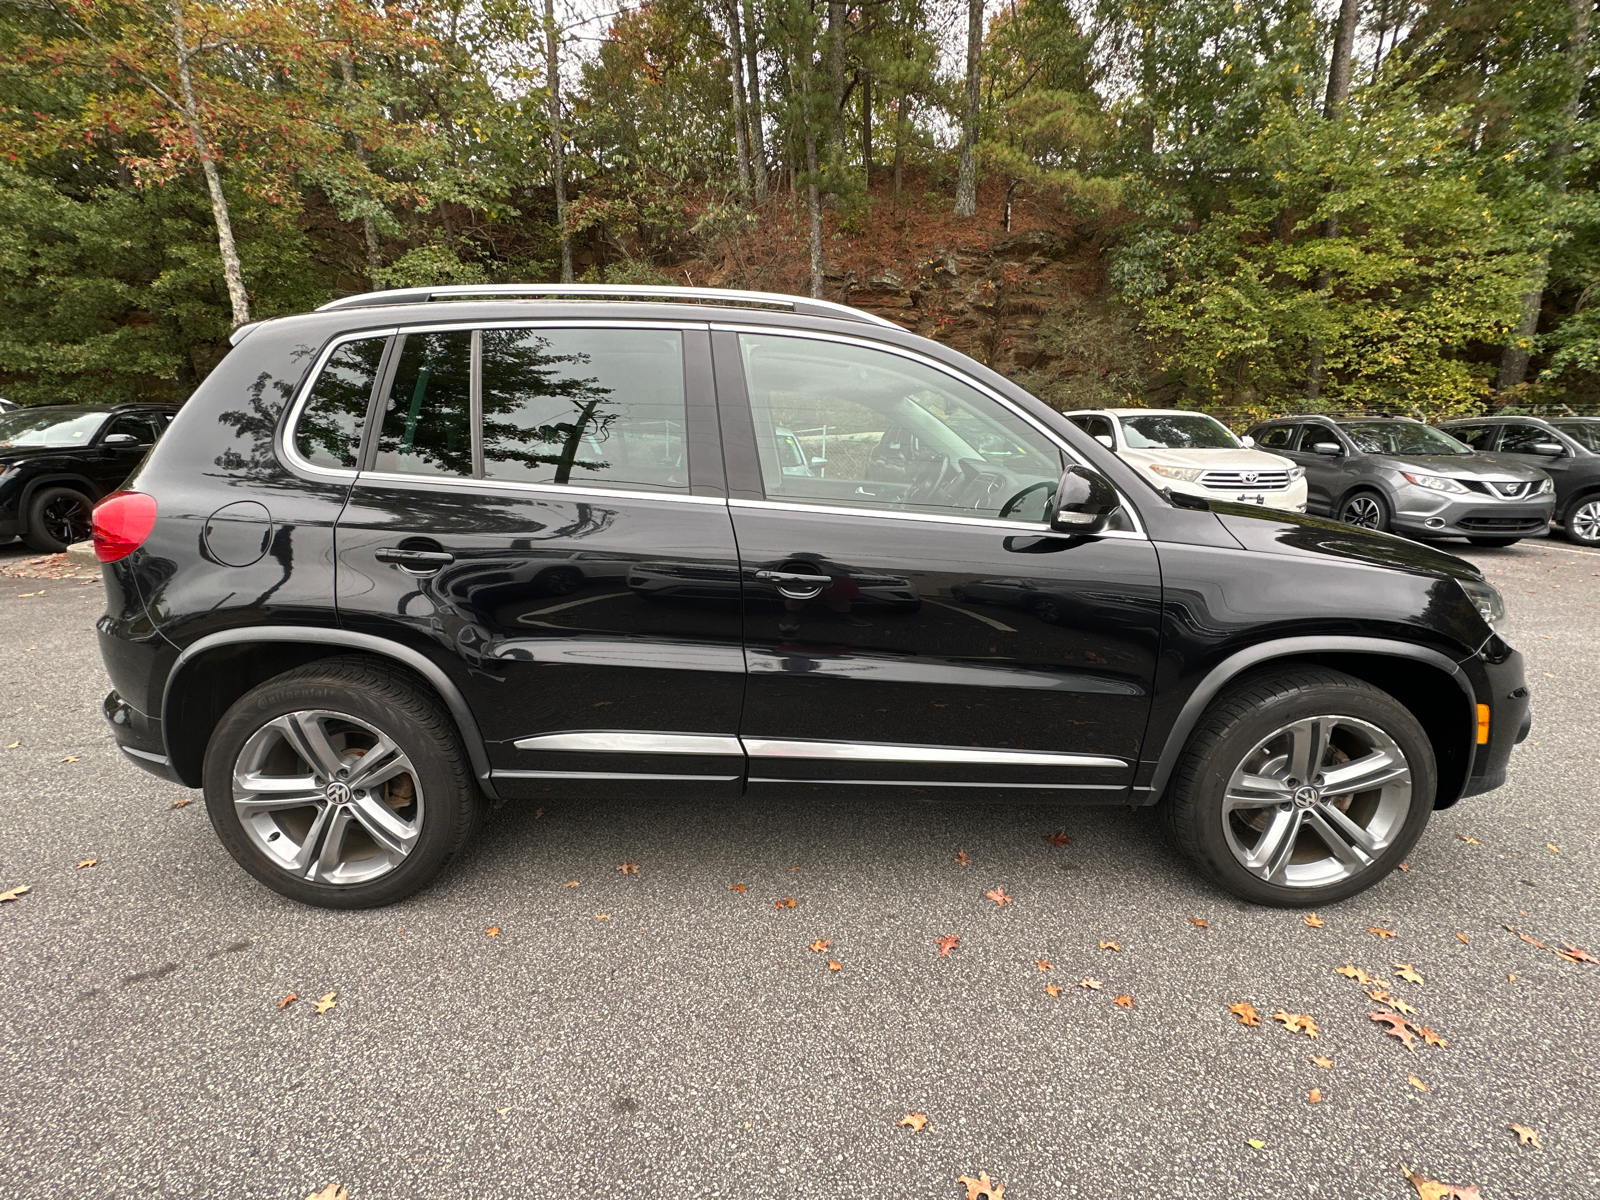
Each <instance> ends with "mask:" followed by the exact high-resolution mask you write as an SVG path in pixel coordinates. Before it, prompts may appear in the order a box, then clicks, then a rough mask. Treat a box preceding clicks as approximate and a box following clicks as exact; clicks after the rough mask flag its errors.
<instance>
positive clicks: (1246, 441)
mask: <svg viewBox="0 0 1600 1200" xmlns="http://www.w3.org/2000/svg"><path fill="white" fill-rule="evenodd" d="M1239 444H1240V445H1241V446H1243V447H1244V448H1245V449H1246V450H1254V449H1255V448H1256V440H1255V438H1253V437H1251V436H1250V435H1249V434H1248V433H1247V434H1245V435H1244V436H1243V437H1242V438H1240V439H1239Z"/></svg>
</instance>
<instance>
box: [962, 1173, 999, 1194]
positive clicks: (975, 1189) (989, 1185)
mask: <svg viewBox="0 0 1600 1200" xmlns="http://www.w3.org/2000/svg"><path fill="white" fill-rule="evenodd" d="M956 1182H957V1183H964V1184H966V1185H967V1200H1000V1198H1001V1197H1002V1196H1004V1195H1005V1194H1006V1189H1005V1185H1004V1184H1001V1183H995V1182H994V1181H993V1180H991V1179H990V1178H989V1172H987V1171H979V1172H978V1177H977V1178H976V1179H974V1178H973V1177H972V1176H971V1175H962V1176H959V1177H958V1178H957V1179H956Z"/></svg>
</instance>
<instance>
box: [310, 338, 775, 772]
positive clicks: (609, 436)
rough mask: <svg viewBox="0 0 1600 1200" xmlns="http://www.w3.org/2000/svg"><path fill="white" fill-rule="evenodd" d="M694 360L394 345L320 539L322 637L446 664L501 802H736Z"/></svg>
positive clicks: (421, 341) (726, 594)
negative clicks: (332, 523)
mask: <svg viewBox="0 0 1600 1200" xmlns="http://www.w3.org/2000/svg"><path fill="white" fill-rule="evenodd" d="M709 355H710V351H709V344H708V335H707V331H706V328H705V326H703V325H700V326H696V325H693V324H683V325H659V324H650V323H646V322H639V323H632V324H630V323H617V322H614V323H608V324H594V323H587V324H585V323H566V324H562V323H559V322H552V323H544V324H518V325H506V326H497V327H490V328H483V329H470V330H469V329H437V330H414V331H402V333H401V334H400V336H399V337H398V338H397V345H396V348H395V349H394V350H393V351H392V352H391V356H390V362H389V365H388V367H387V372H386V379H387V382H386V383H385V385H384V386H383V388H382V389H381V395H382V400H381V402H380V404H379V405H378V406H377V412H376V414H375V417H374V428H375V430H376V437H374V438H372V439H369V440H370V443H371V444H370V446H369V449H368V452H367V456H366V459H365V461H364V463H363V465H362V470H361V471H360V473H359V475H358V476H357V478H356V480H355V483H354V486H353V487H352V489H351V494H350V500H349V503H348V505H347V507H346V509H345V512H344V514H343V515H342V517H341V518H340V521H339V526H338V532H337V540H338V563H339V567H338V586H337V591H338V608H339V619H340V621H341V623H342V624H343V625H344V626H346V627H347V628H349V629H351V630H355V631H360V632H367V633H375V634H378V635H380V636H383V637H387V638H392V639H396V640H399V641H402V642H404V643H406V644H408V645H411V646H413V647H415V648H416V649H418V650H420V651H422V652H423V653H424V654H426V655H427V656H428V657H429V658H431V659H432V660H433V661H434V662H436V663H437V664H438V665H439V666H440V667H442V668H444V669H445V671H446V672H447V673H448V674H449V675H450V676H451V678H452V679H453V681H454V682H455V683H456V686H457V687H458V688H459V689H460V690H461V692H462V694H463V696H464V697H465V698H466V700H467V703H468V704H469V705H470V707H471V708H472V710H473V712H474V714H475V716H476V719H477V721H478V724H479V727H480V729H481V731H482V734H483V736H484V739H485V742H486V748H487V751H488V756H489V761H490V765H491V768H492V772H493V774H492V778H493V780H494V784H495V788H496V790H497V791H498V792H499V793H500V794H501V795H502V796H518V795H539V794H542V793H544V792H548V791H551V790H560V791H562V792H563V793H566V794H575V793H583V792H585V791H590V792H599V793H603V794H606V795H616V794H619V793H621V792H626V791H628V790H629V789H637V790H639V791H640V792H641V793H648V794H652V795H660V794H663V793H666V794H673V793H674V792H675V791H681V792H683V793H685V794H693V795H696V796H704V795H713V794H717V793H719V792H724V793H729V794H734V793H737V792H738V791H739V789H740V787H741V786H742V782H741V777H742V773H743V756H742V754H741V752H740V748H739V744H738V740H737V734H738V723H739V709H740V703H741V700H742V698H743V690H744V656H743V651H742V647H741V642H740V613H739V604H738V590H739V587H738V558H737V554H736V552H735V549H734V542H733V529H732V525H731V523H730V521H729V515H728V509H727V503H726V497H725V494H724V489H723V482H722V464H721V456H720V452H719V447H718V444H717V429H716V409H715V399H714V395H713V392H712V386H711V372H710V357H709ZM686 583H692V584H694V585H696V586H694V587H686V586H684V585H685V584H686Z"/></svg>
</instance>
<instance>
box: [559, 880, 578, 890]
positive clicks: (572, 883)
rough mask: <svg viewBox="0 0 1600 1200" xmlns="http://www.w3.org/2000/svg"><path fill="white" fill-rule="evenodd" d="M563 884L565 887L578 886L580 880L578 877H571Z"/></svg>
mask: <svg viewBox="0 0 1600 1200" xmlns="http://www.w3.org/2000/svg"><path fill="white" fill-rule="evenodd" d="M561 886H562V887H564V888H569V887H577V886H578V881H577V880H576V879H569V880H567V881H566V882H565V883H563V884H562V885H561Z"/></svg>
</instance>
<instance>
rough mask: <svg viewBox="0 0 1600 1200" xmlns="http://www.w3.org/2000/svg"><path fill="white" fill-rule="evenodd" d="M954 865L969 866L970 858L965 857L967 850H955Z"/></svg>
mask: <svg viewBox="0 0 1600 1200" xmlns="http://www.w3.org/2000/svg"><path fill="white" fill-rule="evenodd" d="M956 865H957V866H961V867H969V866H971V865H972V860H971V859H970V858H968V857H967V852H966V851H965V850H957V851H956Z"/></svg>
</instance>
